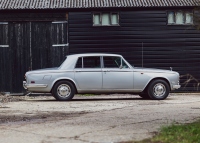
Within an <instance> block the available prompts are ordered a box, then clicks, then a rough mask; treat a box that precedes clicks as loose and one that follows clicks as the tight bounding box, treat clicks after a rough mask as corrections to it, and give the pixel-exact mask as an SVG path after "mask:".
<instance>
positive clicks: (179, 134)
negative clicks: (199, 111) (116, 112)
mask: <svg viewBox="0 0 200 143" xmlns="http://www.w3.org/2000/svg"><path fill="white" fill-rule="evenodd" d="M129 143H131V142H129ZM132 143H200V120H199V121H197V122H194V123H190V124H183V125H175V124H173V125H171V126H168V127H162V128H161V131H160V133H158V134H157V135H156V136H154V137H153V138H151V139H145V140H142V141H138V142H135V141H133V142H132Z"/></svg>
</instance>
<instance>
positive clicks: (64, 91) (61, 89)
mask: <svg viewBox="0 0 200 143" xmlns="http://www.w3.org/2000/svg"><path fill="white" fill-rule="evenodd" d="M57 93H58V95H59V96H60V97H65V98H66V97H68V96H70V94H71V88H70V87H69V85H67V84H61V85H59V86H58V88H57Z"/></svg>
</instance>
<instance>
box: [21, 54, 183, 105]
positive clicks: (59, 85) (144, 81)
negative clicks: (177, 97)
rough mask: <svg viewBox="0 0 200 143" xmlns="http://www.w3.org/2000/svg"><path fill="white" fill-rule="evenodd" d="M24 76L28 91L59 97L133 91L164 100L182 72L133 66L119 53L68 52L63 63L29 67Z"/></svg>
mask: <svg viewBox="0 0 200 143" xmlns="http://www.w3.org/2000/svg"><path fill="white" fill-rule="evenodd" d="M25 78H26V81H23V86H24V88H25V89H27V90H28V91H30V92H39V93H41V92H43V93H52V95H53V96H54V97H55V98H56V99H57V100H60V101H67V100H71V99H72V98H73V97H74V94H76V93H132V94H139V95H140V96H141V97H143V98H150V99H155V100H163V99H165V98H167V96H168V95H169V93H170V91H172V90H175V89H178V88H180V85H179V73H177V72H175V71H171V70H160V69H148V68H137V67H132V66H131V65H130V64H129V63H128V62H127V61H126V60H125V59H124V58H123V57H122V56H121V55H117V54H76V55H69V56H67V57H66V60H65V61H64V62H63V63H62V64H61V66H60V67H57V68H49V69H41V70H33V71H28V72H26V74H25Z"/></svg>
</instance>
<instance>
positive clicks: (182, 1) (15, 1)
mask: <svg viewBox="0 0 200 143" xmlns="http://www.w3.org/2000/svg"><path fill="white" fill-rule="evenodd" d="M169 6H200V0H0V10H3V9H8V10H12V9H63V8H103V7H169Z"/></svg>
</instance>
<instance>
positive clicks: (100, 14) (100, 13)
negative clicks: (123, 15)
mask: <svg viewBox="0 0 200 143" xmlns="http://www.w3.org/2000/svg"><path fill="white" fill-rule="evenodd" d="M103 13H108V14H109V24H108V25H102V15H103ZM97 14H98V15H99V16H100V20H99V21H100V23H99V24H95V21H94V20H95V15H97ZM113 14H117V24H112V15H113ZM93 26H120V25H119V12H93Z"/></svg>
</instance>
